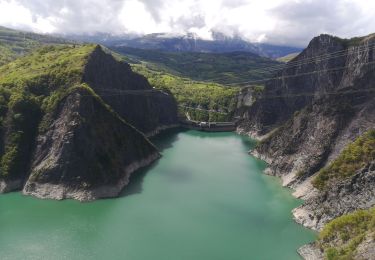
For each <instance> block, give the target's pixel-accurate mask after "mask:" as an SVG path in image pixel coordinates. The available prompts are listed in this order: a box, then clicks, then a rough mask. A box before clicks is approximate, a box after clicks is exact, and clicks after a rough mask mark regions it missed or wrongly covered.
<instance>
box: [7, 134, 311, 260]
mask: <svg viewBox="0 0 375 260" xmlns="http://www.w3.org/2000/svg"><path fill="white" fill-rule="evenodd" d="M154 142H155V143H156V145H157V146H158V147H159V148H160V149H161V150H162V154H163V157H162V158H161V159H160V160H159V161H157V162H156V163H154V164H153V165H152V166H150V167H148V168H147V169H144V170H141V171H138V172H137V174H136V175H135V176H134V177H133V179H132V182H131V185H130V186H129V187H127V188H126V190H125V191H124V193H123V194H122V196H121V197H120V198H117V199H108V200H100V201H96V202H92V203H84V204H82V203H79V202H76V201H60V202H59V201H47V200H38V199H35V198H32V197H25V196H22V195H21V194H20V193H11V194H7V195H1V196H0V254H1V255H0V258H1V259H129V260H146V259H147V260H149V259H153V260H169V259H170V260H191V259H194V260H200V259H201V260H211V259H212V260H220V259H223V260H229V259H230V260H242V259H261V260H265V259H281V260H282V259H285V260H293V259H300V258H299V256H298V255H297V253H296V249H297V248H298V247H299V246H301V245H303V244H305V243H308V242H311V241H313V240H314V239H315V234H314V233H313V232H312V231H310V230H307V229H305V228H303V227H302V226H300V225H297V224H296V223H294V222H293V220H292V215H291V210H292V209H293V208H294V207H297V206H298V205H300V204H301V201H299V200H296V199H295V198H293V197H292V196H291V193H290V191H289V190H287V189H284V188H282V187H281V186H280V183H279V181H278V180H277V179H276V178H272V177H270V176H266V175H264V174H262V170H263V169H264V167H265V164H264V163H263V162H261V161H259V160H257V159H255V158H253V157H251V156H249V155H248V154H247V152H248V150H249V149H250V148H251V147H253V146H254V143H253V142H252V141H251V140H250V139H248V138H247V137H243V136H239V135H236V134H234V133H203V132H197V131H186V132H168V133H165V134H163V135H161V136H159V137H158V138H157V139H155V140H154Z"/></svg>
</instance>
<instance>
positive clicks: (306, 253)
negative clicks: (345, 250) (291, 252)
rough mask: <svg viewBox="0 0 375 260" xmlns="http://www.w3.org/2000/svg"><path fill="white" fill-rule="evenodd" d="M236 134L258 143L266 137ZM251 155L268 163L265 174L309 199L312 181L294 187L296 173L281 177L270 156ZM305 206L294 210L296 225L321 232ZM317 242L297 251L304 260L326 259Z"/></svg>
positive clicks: (294, 193) (299, 197) (302, 198)
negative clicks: (272, 166)
mask: <svg viewBox="0 0 375 260" xmlns="http://www.w3.org/2000/svg"><path fill="white" fill-rule="evenodd" d="M236 133H237V134H239V135H246V136H248V137H250V138H252V139H254V140H256V141H261V140H263V139H264V138H266V137H267V135H266V136H259V135H257V134H256V133H255V132H251V133H246V132H245V131H244V130H243V129H240V128H238V129H237V130H236ZM249 155H251V156H254V157H255V158H257V159H259V160H262V161H264V162H266V163H267V167H266V168H265V169H264V170H263V174H266V175H269V176H274V177H277V178H279V179H280V181H281V183H280V184H281V186H282V187H286V188H290V189H291V190H292V191H293V192H292V193H291V195H292V196H293V197H294V198H296V199H301V200H303V201H305V200H306V197H308V196H309V195H308V192H311V190H309V189H308V188H306V186H307V185H310V186H311V183H310V182H309V180H310V179H307V180H306V181H304V182H303V183H301V184H300V185H299V186H298V187H295V185H293V181H294V177H295V173H293V172H290V173H289V174H287V175H285V176H280V175H278V174H276V172H275V171H274V170H273V169H272V168H271V165H272V163H273V159H271V158H269V157H268V156H266V155H264V154H260V153H259V152H258V151H256V150H255V148H254V149H253V150H251V151H249ZM303 205H304V204H302V205H300V206H298V207H296V208H294V209H292V211H291V213H292V216H293V217H292V219H293V220H294V222H295V223H297V224H299V225H302V226H303V227H305V228H308V229H310V230H313V231H315V232H319V230H317V229H316V228H314V225H313V224H312V222H311V221H310V220H311V218H310V215H311V214H310V212H308V211H307V210H306V209H304V208H303ZM314 243H315V241H313V242H311V243H308V244H305V245H302V246H301V247H300V248H298V249H297V253H298V254H299V255H300V256H301V257H302V258H303V259H304V260H321V259H324V256H323V254H322V253H321V252H320V250H319V249H318V248H316V247H315V245H314Z"/></svg>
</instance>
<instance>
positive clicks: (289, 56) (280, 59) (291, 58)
mask: <svg viewBox="0 0 375 260" xmlns="http://www.w3.org/2000/svg"><path fill="white" fill-rule="evenodd" d="M298 54H299V52H295V53H291V54H288V55H286V56H283V57H280V58H278V59H277V61H279V62H284V63H287V62H289V61H291V60H293V59H294V58H295V57H297V56H298Z"/></svg>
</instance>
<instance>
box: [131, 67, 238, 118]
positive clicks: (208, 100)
mask: <svg viewBox="0 0 375 260" xmlns="http://www.w3.org/2000/svg"><path fill="white" fill-rule="evenodd" d="M132 68H133V70H134V71H135V72H137V73H139V74H142V75H143V76H145V77H146V78H147V79H148V81H149V82H150V84H151V85H152V86H153V87H155V88H157V89H161V90H166V91H170V92H171V93H172V94H173V96H174V97H175V98H176V101H177V103H178V105H179V111H180V115H181V116H183V117H184V116H186V113H188V114H189V116H190V117H191V119H193V120H200V121H230V120H231V118H232V114H233V112H234V109H235V107H236V97H237V93H238V92H239V88H236V87H225V86H223V85H220V84H217V83H206V82H199V81H193V80H191V79H189V78H183V77H178V76H175V75H172V74H169V73H166V72H162V71H157V70H151V69H149V68H147V67H146V66H144V65H142V64H133V65H132Z"/></svg>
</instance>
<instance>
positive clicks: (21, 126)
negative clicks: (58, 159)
mask: <svg viewBox="0 0 375 260" xmlns="http://www.w3.org/2000/svg"><path fill="white" fill-rule="evenodd" d="M94 49H95V45H83V46H78V47H76V46H68V45H64V46H47V47H44V48H41V49H38V50H37V51H35V52H33V53H32V54H31V55H28V56H25V57H22V58H19V59H17V60H16V61H13V62H11V63H8V64H6V65H4V66H2V67H0V129H1V132H2V133H3V134H2V136H3V138H4V140H1V141H2V142H3V143H4V147H3V150H2V151H0V152H1V160H0V177H2V178H15V177H20V176H21V175H22V174H25V169H26V168H27V163H28V162H29V159H30V156H31V149H32V146H33V142H34V140H35V136H36V134H37V133H38V126H39V131H43V130H44V129H45V128H46V126H48V125H49V121H48V120H49V118H51V113H52V112H53V111H54V108H55V107H56V105H57V104H58V103H59V101H60V100H61V99H62V98H64V97H65V96H66V95H67V94H68V93H70V92H71V91H72V90H74V89H75V88H77V87H74V86H77V85H80V83H81V79H82V73H83V68H84V64H85V63H86V62H87V59H88V57H89V54H90V53H91V52H92V51H94Z"/></svg>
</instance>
